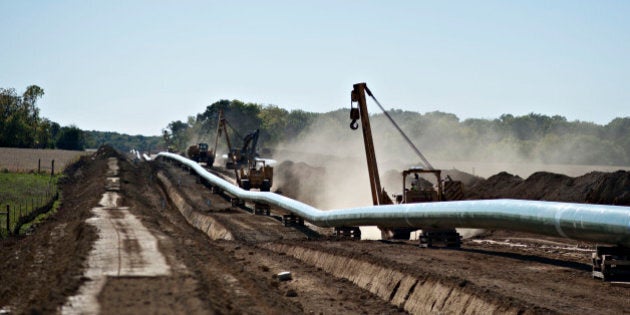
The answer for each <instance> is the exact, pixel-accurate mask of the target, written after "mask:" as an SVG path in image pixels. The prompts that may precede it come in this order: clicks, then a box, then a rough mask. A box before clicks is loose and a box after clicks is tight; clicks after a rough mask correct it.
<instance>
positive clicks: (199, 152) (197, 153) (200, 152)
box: [186, 142, 214, 166]
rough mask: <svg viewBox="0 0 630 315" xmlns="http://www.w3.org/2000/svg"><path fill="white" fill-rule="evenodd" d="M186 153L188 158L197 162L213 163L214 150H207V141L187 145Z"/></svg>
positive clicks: (209, 164)
mask: <svg viewBox="0 0 630 315" xmlns="http://www.w3.org/2000/svg"><path fill="white" fill-rule="evenodd" d="M186 154H187V155H188V158H190V159H191V160H193V161H195V162H197V163H200V162H203V163H206V165H208V166H212V164H213V163H214V151H213V150H210V151H208V144H207V143H203V142H202V143H199V144H195V145H191V146H189V147H188V150H187V151H186Z"/></svg>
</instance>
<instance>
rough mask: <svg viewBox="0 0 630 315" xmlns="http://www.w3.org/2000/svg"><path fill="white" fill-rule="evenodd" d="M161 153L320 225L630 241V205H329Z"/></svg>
mask: <svg viewBox="0 0 630 315" xmlns="http://www.w3.org/2000/svg"><path fill="white" fill-rule="evenodd" d="M158 157H159V158H165V159H171V160H175V161H177V162H178V163H181V164H184V165H186V166H187V167H189V168H190V169H192V170H193V171H195V172H196V173H197V174H198V175H199V176H200V177H202V178H203V179H204V180H206V181H208V182H209V183H210V184H211V185H213V186H216V187H218V188H220V189H221V190H223V191H225V192H227V193H229V194H230V195H233V196H234V197H236V198H239V199H243V200H246V201H250V202H257V203H264V204H268V205H271V206H275V207H278V208H282V209H284V210H286V211H289V212H291V213H293V214H294V215H296V216H299V217H302V218H304V220H306V221H308V222H310V223H311V224H314V225H317V226H320V227H343V226H373V225H376V226H380V227H391V228H402V227H412V228H419V229H422V228H479V229H504V230H511V231H522V232H529V233H534V234H542V235H549V236H560V237H565V238H570V239H574V240H583V241H590V242H597V243H607V244H615V245H621V246H626V247H630V207H622V206H610V205H596V204H578V203H566V202H549V201H532V200H514V199H494V200H466V201H443V202H425V203H410V204H398V205H383V206H367V207H357V208H349V209H338V210H328V211H323V210H319V209H317V208H314V207H312V206H309V205H307V204H304V203H301V202H299V201H296V200H293V199H290V198H287V197H284V196H281V195H277V194H274V193H271V192H257V191H246V190H243V189H241V188H239V187H237V186H234V185H232V184H231V183H229V182H227V181H225V180H223V179H222V178H220V177H218V176H215V175H213V174H211V173H209V172H208V171H207V170H205V169H204V168H203V167H202V166H200V165H199V164H197V163H196V162H194V161H192V160H189V159H187V158H184V157H182V156H180V155H177V154H173V153H168V152H162V153H159V154H158Z"/></svg>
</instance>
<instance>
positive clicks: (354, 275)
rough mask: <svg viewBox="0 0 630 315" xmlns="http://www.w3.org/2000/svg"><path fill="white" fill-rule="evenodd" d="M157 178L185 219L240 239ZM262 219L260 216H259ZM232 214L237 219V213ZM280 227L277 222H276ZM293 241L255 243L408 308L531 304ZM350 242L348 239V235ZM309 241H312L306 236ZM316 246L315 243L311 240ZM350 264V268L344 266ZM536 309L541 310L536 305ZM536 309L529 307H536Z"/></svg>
mask: <svg viewBox="0 0 630 315" xmlns="http://www.w3.org/2000/svg"><path fill="white" fill-rule="evenodd" d="M157 178H158V179H159V182H160V183H161V184H162V186H163V188H164V190H165V191H166V193H167V194H168V196H169V198H170V199H171V201H172V202H173V204H174V205H175V206H176V207H177V209H178V210H179V211H180V212H181V214H182V215H183V216H184V217H185V219H186V221H187V222H188V223H189V224H190V225H192V226H193V227H195V228H196V229H199V230H200V231H202V232H204V233H205V234H206V235H208V237H210V239H212V240H232V241H237V242H238V241H240V240H239V238H238V236H237V235H238V231H231V230H230V228H229V227H228V226H227V225H224V224H222V223H221V222H219V221H218V220H216V219H215V218H213V217H212V216H211V215H207V214H204V213H201V212H199V211H196V210H195V209H194V207H193V206H191V205H190V204H189V202H188V201H187V199H186V197H185V194H184V193H183V192H182V191H180V190H179V188H178V187H177V185H176V184H174V183H173V181H172V180H170V179H169V177H168V175H167V174H164V173H163V172H162V171H158V172H157ZM260 218H261V220H262V219H263V218H264V217H260ZM236 220H237V219H236ZM277 224H278V227H279V228H282V226H281V225H280V223H277ZM295 243H296V242H292V243H291V242H290V243H289V244H287V243H286V242H284V243H283V242H282V241H281V240H278V242H259V243H258V244H255V246H256V247H258V248H261V249H265V250H270V251H272V252H275V253H277V254H279V255H288V256H291V257H294V258H296V259H298V260H300V261H302V262H304V263H305V264H307V265H311V266H313V267H315V268H317V269H318V270H323V271H325V272H326V273H328V274H331V275H333V276H335V277H337V278H342V279H346V280H348V281H350V282H352V283H354V284H355V285H356V286H358V287H360V288H363V289H365V290H367V291H370V292H372V293H374V294H375V295H377V296H379V297H380V298H382V299H383V300H385V301H388V302H389V303H390V304H392V305H394V306H396V307H398V308H399V309H404V310H406V311H408V312H410V313H414V314H420V313H457V314H478V313H502V314H523V313H528V312H530V310H531V305H529V306H528V305H525V304H522V303H519V302H518V301H513V300H512V301H508V302H506V301H505V300H503V299H501V298H497V297H496V296H493V295H492V294H484V292H478V290H475V288H474V287H473V286H471V285H467V284H466V281H464V280H457V279H445V278H444V277H440V276H436V275H432V274H428V273H427V274H413V273H408V272H405V271H401V270H399V269H396V268H390V267H388V266H385V265H383V264H379V263H375V262H371V261H366V260H362V259H360V257H354V256H345V255H341V254H339V253H331V252H328V251H325V250H318V249H313V248H308V247H304V246H300V245H299V244H295ZM348 243H349V244H350V245H349V246H351V244H352V241H348ZM309 244H317V242H310V243H309ZM315 247H317V246H316V245H315ZM348 266H352V268H348ZM539 311H540V310H539ZM535 312H536V311H532V313H535Z"/></svg>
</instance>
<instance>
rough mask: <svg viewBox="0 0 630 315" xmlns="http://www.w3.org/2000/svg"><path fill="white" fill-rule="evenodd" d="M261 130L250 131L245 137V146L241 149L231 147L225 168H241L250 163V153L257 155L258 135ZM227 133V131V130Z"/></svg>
mask: <svg viewBox="0 0 630 315" xmlns="http://www.w3.org/2000/svg"><path fill="white" fill-rule="evenodd" d="M259 134H260V130H259V129H256V131H254V132H251V133H248V134H246V135H245V137H243V146H242V147H241V148H240V149H232V148H230V153H229V154H228V156H229V157H230V158H228V160H227V161H226V162H225V168H227V169H240V168H243V167H244V166H246V165H247V164H248V163H249V157H250V155H252V156H254V157H257V156H258V154H257V153H256V145H257V144H258V135H259ZM226 135H227V132H226Z"/></svg>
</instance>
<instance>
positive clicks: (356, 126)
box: [350, 119, 359, 130]
mask: <svg viewBox="0 0 630 315" xmlns="http://www.w3.org/2000/svg"><path fill="white" fill-rule="evenodd" d="M357 128H359V123H357V121H356V119H353V120H352V122H351V123H350V129H352V130H357Z"/></svg>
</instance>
